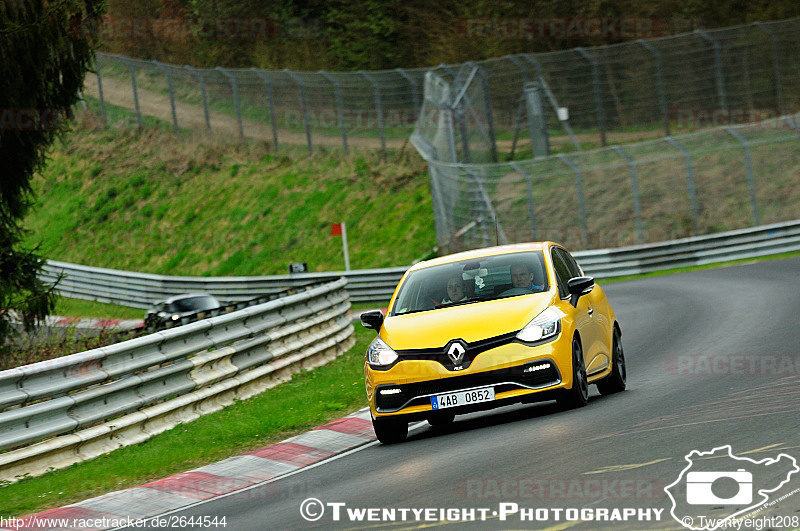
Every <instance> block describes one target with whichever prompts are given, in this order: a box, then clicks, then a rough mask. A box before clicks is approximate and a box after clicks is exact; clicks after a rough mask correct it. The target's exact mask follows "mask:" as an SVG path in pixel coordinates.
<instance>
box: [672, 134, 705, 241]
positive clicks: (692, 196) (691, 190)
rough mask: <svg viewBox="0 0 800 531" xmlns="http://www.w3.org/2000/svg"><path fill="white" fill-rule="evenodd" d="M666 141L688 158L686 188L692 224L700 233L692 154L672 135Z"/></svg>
mask: <svg viewBox="0 0 800 531" xmlns="http://www.w3.org/2000/svg"><path fill="white" fill-rule="evenodd" d="M664 141H665V142H667V143H668V144H669V145H671V146H672V147H674V148H675V149H677V150H678V151H680V152H681V153H683V156H684V158H685V159H686V189H687V191H688V194H689V205H690V208H691V209H692V226H693V227H694V234H695V235H697V234H700V221H699V218H700V212H699V211H698V208H697V190H696V189H695V185H694V170H693V169H692V154H691V153H689V150H688V149H686V148H685V147H683V146H682V145H681V144H679V143H678V141H677V140H675V139H674V138H672V137H671V136H668V137H665V138H664Z"/></svg>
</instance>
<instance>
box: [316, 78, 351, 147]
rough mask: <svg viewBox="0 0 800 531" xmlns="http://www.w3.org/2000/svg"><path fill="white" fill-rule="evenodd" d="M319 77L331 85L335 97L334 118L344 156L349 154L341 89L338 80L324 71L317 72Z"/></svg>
mask: <svg viewBox="0 0 800 531" xmlns="http://www.w3.org/2000/svg"><path fill="white" fill-rule="evenodd" d="M319 73H320V75H322V77H324V78H325V79H327V80H328V81H329V82H330V84H331V85H333V90H334V93H335V96H336V116H337V120H338V122H339V130H340V131H341V132H342V147H343V148H344V154H345V155H347V154H349V151H348V149H347V128H346V127H345V124H344V109H343V105H342V89H341V87H340V86H339V80H338V79H336V78H335V77H333V76H332V75H330V74H329V73H328V72H326V71H325V70H320V71H319Z"/></svg>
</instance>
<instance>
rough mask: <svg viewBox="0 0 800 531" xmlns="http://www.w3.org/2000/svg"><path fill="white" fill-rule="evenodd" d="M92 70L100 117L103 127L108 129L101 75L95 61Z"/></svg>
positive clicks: (98, 62)
mask: <svg viewBox="0 0 800 531" xmlns="http://www.w3.org/2000/svg"><path fill="white" fill-rule="evenodd" d="M94 68H95V70H96V71H97V95H98V99H99V100H100V115H101V116H102V117H103V127H108V116H107V115H106V101H105V98H103V74H102V73H101V72H100V61H98V60H97V59H95V62H94Z"/></svg>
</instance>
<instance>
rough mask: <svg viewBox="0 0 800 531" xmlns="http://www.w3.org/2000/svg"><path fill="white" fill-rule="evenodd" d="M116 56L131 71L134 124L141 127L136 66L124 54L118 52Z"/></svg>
mask: <svg viewBox="0 0 800 531" xmlns="http://www.w3.org/2000/svg"><path fill="white" fill-rule="evenodd" d="M117 57H119V58H120V60H121V61H122V62H124V63H125V64H126V65H128V70H129V71H130V73H131V89H132V90H133V106H134V108H135V109H136V126H137V127H138V128H139V129H141V128H142V111H141V109H139V93H138V92H137V90H136V67H134V66H133V62H132V61H131V60H130V59H128V58H127V57H125V56H124V55H120V54H118V55H117Z"/></svg>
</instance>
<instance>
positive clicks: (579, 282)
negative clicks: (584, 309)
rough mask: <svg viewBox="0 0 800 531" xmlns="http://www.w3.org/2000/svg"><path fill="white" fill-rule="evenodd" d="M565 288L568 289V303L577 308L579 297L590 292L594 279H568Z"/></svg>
mask: <svg viewBox="0 0 800 531" xmlns="http://www.w3.org/2000/svg"><path fill="white" fill-rule="evenodd" d="M567 288H568V289H569V293H570V295H572V297H570V299H569V303H570V304H571V305H572V306H573V307H575V308H577V307H578V299H580V298H581V295H585V294H587V293H589V292H590V291H592V289H593V288H594V278H592V277H575V278H571V279H569V282H567Z"/></svg>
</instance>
